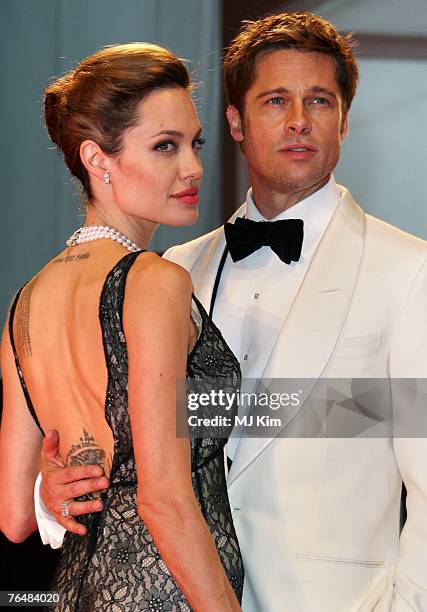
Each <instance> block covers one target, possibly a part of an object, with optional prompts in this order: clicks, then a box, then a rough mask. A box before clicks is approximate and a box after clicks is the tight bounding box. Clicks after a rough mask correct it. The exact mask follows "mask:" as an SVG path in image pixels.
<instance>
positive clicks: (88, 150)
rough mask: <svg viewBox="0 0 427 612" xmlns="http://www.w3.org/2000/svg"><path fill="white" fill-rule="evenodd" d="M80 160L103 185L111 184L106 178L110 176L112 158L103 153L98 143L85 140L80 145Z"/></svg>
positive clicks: (89, 172)
mask: <svg viewBox="0 0 427 612" xmlns="http://www.w3.org/2000/svg"><path fill="white" fill-rule="evenodd" d="M80 159H81V161H82V164H83V166H84V167H85V168H86V170H87V172H88V174H89V175H90V176H92V177H94V178H97V179H98V180H100V181H102V182H103V183H106V182H110V180H108V181H107V180H106V179H105V176H106V174H108V175H109V169H110V167H111V158H110V157H109V156H108V155H106V154H105V153H104V152H103V150H102V149H101V147H100V146H99V144H98V143H96V142H95V141H94V140H84V141H83V142H82V144H81V145H80Z"/></svg>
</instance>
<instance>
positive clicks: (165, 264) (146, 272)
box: [128, 252, 192, 296]
mask: <svg viewBox="0 0 427 612" xmlns="http://www.w3.org/2000/svg"><path fill="white" fill-rule="evenodd" d="M131 273H132V274H131ZM131 273H130V274H129V280H128V284H129V285H130V289H131V291H132V290H134V289H136V290H138V291H139V290H140V289H141V288H143V287H147V289H150V290H151V291H155V292H157V291H158V292H160V293H161V294H163V295H170V296H173V295H179V294H181V295H183V296H184V295H188V294H189V293H191V290H192V282H191V277H190V274H189V273H188V272H187V270H185V269H184V268H183V267H182V266H180V265H178V264H176V263H173V262H171V261H168V260H167V259H163V258H162V257H160V256H159V255H157V253H152V252H149V253H145V254H144V255H143V256H142V257H138V258H137V259H136V260H135V264H134V266H133V267H132V269H131Z"/></svg>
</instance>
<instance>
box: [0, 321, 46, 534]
mask: <svg viewBox="0 0 427 612" xmlns="http://www.w3.org/2000/svg"><path fill="white" fill-rule="evenodd" d="M1 371H2V378H3V416H2V421H1V429H0V531H2V532H3V533H4V534H5V536H6V537H7V538H8V539H9V540H11V541H12V542H23V541H24V540H25V539H26V538H28V536H29V535H31V534H32V533H33V532H34V531H36V529H37V523H36V518H35V514H34V502H33V488H34V482H35V479H36V476H37V473H38V471H39V467H40V448H41V444H42V434H41V432H40V430H39V429H38V428H37V425H36V424H35V422H34V419H33V417H32V416H31V414H30V412H29V410H28V407H27V403H26V401H25V397H24V394H23V391H22V388H21V383H20V381H19V377H18V372H17V370H16V365H15V360H14V357H13V352H12V347H11V344H10V339H9V332H8V328H7V326H6V327H5V329H4V332H3V338H2V343H1Z"/></svg>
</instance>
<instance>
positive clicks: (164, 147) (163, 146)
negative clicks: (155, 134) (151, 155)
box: [155, 140, 175, 153]
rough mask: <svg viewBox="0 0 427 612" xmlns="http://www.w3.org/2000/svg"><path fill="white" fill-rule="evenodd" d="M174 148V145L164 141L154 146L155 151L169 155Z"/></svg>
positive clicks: (169, 141)
mask: <svg viewBox="0 0 427 612" xmlns="http://www.w3.org/2000/svg"><path fill="white" fill-rule="evenodd" d="M174 148H175V143H174V142H172V141H171V140H164V141H163V142H159V144H157V145H156V146H155V149H156V151H161V152H162V153H169V152H170V151H172V150H173V149H174Z"/></svg>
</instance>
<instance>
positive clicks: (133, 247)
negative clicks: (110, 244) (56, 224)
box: [67, 225, 143, 253]
mask: <svg viewBox="0 0 427 612" xmlns="http://www.w3.org/2000/svg"><path fill="white" fill-rule="evenodd" d="M101 238H109V239H110V240H115V241H116V242H119V243H120V244H122V245H123V246H124V247H125V248H126V249H127V250H128V251H131V252H132V253H136V252H137V251H142V250H143V249H142V248H141V247H140V246H138V245H137V244H136V243H135V242H133V241H132V240H131V239H130V238H128V237H127V236H125V235H124V234H122V233H120V232H119V231H118V230H116V229H114V227H109V226H108V225H88V226H85V227H79V229H77V230H76V231H75V232H74V234H72V235H71V236H70V237H69V238H68V240H67V246H69V247H73V246H76V245H78V244H82V243H83V242H92V241H93V240H100V239H101Z"/></svg>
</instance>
